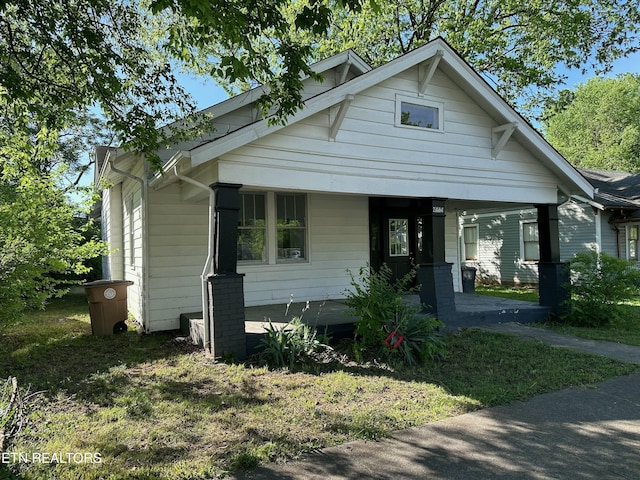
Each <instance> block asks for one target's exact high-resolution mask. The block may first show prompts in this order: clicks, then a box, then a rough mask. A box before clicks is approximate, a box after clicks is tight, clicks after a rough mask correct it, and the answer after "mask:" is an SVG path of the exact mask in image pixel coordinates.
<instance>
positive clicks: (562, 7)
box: [205, 0, 640, 107]
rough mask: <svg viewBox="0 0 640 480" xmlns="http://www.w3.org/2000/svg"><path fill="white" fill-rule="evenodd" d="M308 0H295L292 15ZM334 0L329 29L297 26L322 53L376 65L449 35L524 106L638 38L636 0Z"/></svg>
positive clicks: (604, 64) (607, 62)
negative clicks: (572, 71)
mask: <svg viewBox="0 0 640 480" xmlns="http://www.w3.org/2000/svg"><path fill="white" fill-rule="evenodd" d="M304 4H305V2H304V1H300V2H292V3H291V4H290V5H289V7H288V10H287V11H288V14H289V15H290V18H294V17H295V15H297V13H298V12H299V9H300V8H301V5H304ZM327 4H328V5H329V6H330V7H331V10H332V12H333V22H332V23H331V25H330V28H329V34H328V35H326V36H319V35H315V34H314V32H309V31H300V30H298V31H296V32H292V38H294V39H296V40H298V41H299V42H301V43H303V44H308V45H310V46H311V47H312V55H313V57H314V58H315V59H321V58H325V57H327V56H329V55H331V54H334V53H337V52H339V51H342V50H344V49H346V48H352V49H354V50H355V51H356V52H357V53H358V54H360V55H361V56H362V57H363V58H364V59H365V60H366V61H367V62H368V63H370V64H371V65H373V66H377V65H380V64H382V63H385V62H387V61H389V60H391V59H393V58H395V57H397V56H399V55H401V54H403V53H406V52H408V51H409V50H411V49H414V48H416V47H418V46H420V45H422V44H424V43H426V42H428V41H429V40H431V39H433V38H435V37H436V36H442V37H444V38H445V39H446V40H447V41H448V42H449V43H450V44H451V45H452V46H453V47H454V48H455V49H456V50H457V51H458V52H459V53H460V54H461V55H462V57H463V58H464V59H465V60H467V61H468V62H469V63H470V64H471V65H472V66H473V67H474V68H475V69H476V70H477V71H478V72H480V73H481V74H482V75H484V77H485V78H486V79H488V80H489V81H490V82H491V83H492V84H493V85H494V87H496V88H497V89H498V90H499V91H500V93H501V94H502V95H503V96H505V98H507V99H508V100H509V101H511V102H512V103H516V104H517V103H519V104H520V106H522V107H527V106H530V105H532V104H539V101H540V96H541V95H542V96H545V95H552V94H553V93H554V92H555V89H556V88H557V86H558V85H559V84H561V83H562V81H563V76H562V75H561V74H560V73H558V71H559V69H558V67H562V66H566V67H572V68H581V69H591V68H595V69H596V70H599V71H601V72H606V71H607V70H608V69H609V68H610V67H611V62H612V61H613V60H614V59H616V58H618V57H620V56H624V55H625V54H628V53H630V52H632V51H635V50H637V49H638V45H639V43H638V39H639V34H640V4H639V3H638V2H637V1H636V0H528V1H522V0H394V1H379V2H378V8H372V7H371V6H370V5H369V4H365V5H363V8H362V9H361V10H355V11H354V10H348V9H344V8H341V7H340V5H339V4H336V2H333V1H330V0H329V1H328V2H327ZM206 47H207V48H205V53H206V52H209V53H211V54H214V55H215V54H219V53H220V52H221V51H227V50H226V49H225V45H223V44H221V43H220V42H215V41H214V42H212V43H209V44H208V45H207V46H206Z"/></svg>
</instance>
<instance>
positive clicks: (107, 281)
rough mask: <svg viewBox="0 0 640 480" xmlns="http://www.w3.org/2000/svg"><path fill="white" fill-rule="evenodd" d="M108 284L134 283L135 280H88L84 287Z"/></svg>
mask: <svg viewBox="0 0 640 480" xmlns="http://www.w3.org/2000/svg"><path fill="white" fill-rule="evenodd" d="M106 285H127V286H129V285H133V282H132V281H131V280H106V279H103V280H95V281H93V282H87V283H85V284H84V285H83V287H85V288H91V287H104V286H106Z"/></svg>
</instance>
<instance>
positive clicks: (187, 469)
mask: <svg viewBox="0 0 640 480" xmlns="http://www.w3.org/2000/svg"><path fill="white" fill-rule="evenodd" d="M90 331H91V329H90V322H89V318H88V314H87V306H86V302H85V300H84V297H83V296H70V297H68V298H66V299H64V300H62V301H58V302H56V303H54V304H53V305H52V307H51V308H50V309H49V310H48V311H46V312H36V313H32V314H29V315H26V316H25V317H24V318H23V319H22V320H21V321H20V322H16V323H13V324H10V325H4V326H0V338H1V342H0V379H2V378H7V377H9V376H15V377H17V378H18V381H19V383H20V385H22V386H23V387H25V388H26V387H27V386H30V389H31V391H42V393H40V394H39V395H37V396H36V397H35V398H36V401H35V403H34V404H33V405H32V406H31V410H30V415H29V426H28V428H27V429H26V430H24V431H23V434H22V435H21V436H20V437H19V438H18V439H17V441H16V442H15V443H14V444H13V445H11V446H10V448H9V451H10V452H14V453H28V452H60V453H63V454H66V453H74V452H84V453H90V454H99V455H100V460H101V462H100V463H94V464H74V463H66V464H65V463H60V464H57V465H56V464H42V463H32V464H25V463H18V464H14V465H13V466H12V469H13V471H14V472H17V473H18V474H19V475H20V477H19V478H24V479H48V478H59V479H74V480H75V479H98V478H113V479H151V478H153V479H165V478H166V479H197V478H215V477H221V476H224V475H225V472H228V471H232V470H235V469H239V468H247V467H251V466H255V465H256V464H258V463H260V462H267V461H281V460H285V459H291V458H295V457H296V456H298V455H300V454H302V453H304V452H309V451H313V450H316V449H318V448H323V447H326V446H330V445H335V444H338V443H343V442H346V441H349V440H354V439H376V438H380V437H383V436H386V435H388V434H390V432H392V431H394V430H397V429H402V428H407V427H410V426H414V425H421V424H425V423H428V422H433V421H436V420H440V419H443V418H447V417H451V416H455V415H460V414H462V413H465V412H469V411H473V410H476V409H479V408H483V407H486V406H491V405H500V404H505V403H509V402H512V401H514V400H524V399H527V398H530V397H531V396H533V395H537V394H540V393H544V392H549V391H555V390H559V389H562V388H566V387H569V386H572V385H583V384H590V383H594V382H599V381H602V380H605V379H607V378H610V377H613V376H618V375H624V374H627V373H631V372H633V371H636V370H637V366H634V365H629V364H624V363H621V362H616V361H613V360H607V359H604V358H601V357H597V356H590V355H585V354H580V353H576V352H572V351H570V350H566V349H558V348H553V347H549V346H547V345H545V344H542V343H536V342H522V341H520V340H518V339H516V338H513V337H509V336H504V335H495V334H489V333H485V332H480V331H465V332H463V333H461V334H456V335H453V336H451V337H450V338H449V339H448V342H449V354H448V356H447V358H446V359H444V360H442V361H439V362H437V363H434V364H432V365H428V366H423V367H420V368H417V369H411V370H392V369H389V368H384V367H383V366H379V365H377V366H376V365H364V366H363V365H358V364H355V363H353V362H348V361H345V362H342V363H333V364H329V365H325V366H323V367H322V368H319V369H316V371H314V372H309V373H304V372H299V373H287V372H285V371H269V370H267V369H265V368H262V367H257V366H252V365H250V364H237V365H228V364H223V363H215V362H213V361H212V360H211V359H210V358H208V357H206V356H204V355H203V354H202V353H201V352H200V351H199V350H197V349H194V348H193V347H190V346H188V345H185V344H184V343H181V342H177V341H175V340H174V339H172V338H171V337H170V336H169V335H145V336H139V335H138V334H137V333H136V332H135V331H133V330H130V331H129V332H126V333H124V334H121V335H117V336H109V337H93V336H91V335H90ZM0 410H2V409H1V405H0ZM94 458H95V457H94ZM2 468H5V472H4V473H7V471H6V466H2V465H0V478H2V474H3V471H2Z"/></svg>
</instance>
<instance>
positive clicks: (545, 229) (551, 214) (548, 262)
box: [536, 205, 570, 314]
mask: <svg viewBox="0 0 640 480" xmlns="http://www.w3.org/2000/svg"><path fill="white" fill-rule="evenodd" d="M536 209H537V210H538V242H539V245H540V262H539V263H538V292H539V294H540V305H544V306H546V307H551V308H552V309H553V311H554V313H555V314H561V313H562V312H564V311H565V308H566V301H567V300H568V299H569V294H570V291H569V288H568V287H569V282H570V279H569V274H568V271H567V270H566V268H565V267H566V266H565V264H564V263H563V262H561V261H560V228H559V220H558V206H557V205H536Z"/></svg>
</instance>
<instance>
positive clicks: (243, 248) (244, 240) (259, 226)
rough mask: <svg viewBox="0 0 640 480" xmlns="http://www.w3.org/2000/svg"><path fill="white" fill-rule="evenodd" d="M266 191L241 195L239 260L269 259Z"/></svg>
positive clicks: (257, 260) (256, 260)
mask: <svg viewBox="0 0 640 480" xmlns="http://www.w3.org/2000/svg"><path fill="white" fill-rule="evenodd" d="M265 205H266V202H265V195H264V193H243V194H242V195H240V213H239V215H238V260H240V261H253V262H266V261H267V241H266V240H267V217H266V208H265Z"/></svg>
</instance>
